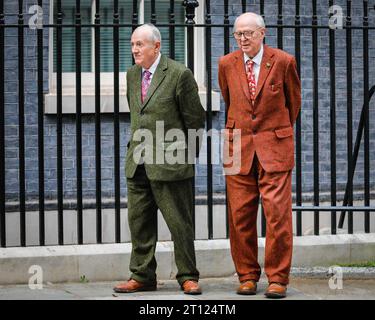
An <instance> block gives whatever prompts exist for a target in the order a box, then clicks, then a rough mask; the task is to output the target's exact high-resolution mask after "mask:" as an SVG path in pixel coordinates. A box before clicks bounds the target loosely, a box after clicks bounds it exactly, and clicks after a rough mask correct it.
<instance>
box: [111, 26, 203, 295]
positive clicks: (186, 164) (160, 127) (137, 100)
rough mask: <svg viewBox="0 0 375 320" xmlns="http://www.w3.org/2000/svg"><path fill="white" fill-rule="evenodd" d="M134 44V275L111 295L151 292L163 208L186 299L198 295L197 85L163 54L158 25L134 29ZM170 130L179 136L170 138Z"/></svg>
mask: <svg viewBox="0 0 375 320" xmlns="http://www.w3.org/2000/svg"><path fill="white" fill-rule="evenodd" d="M131 45H132V54H133V57H134V60H135V63H136V65H134V66H133V67H132V68H130V69H129V70H128V72H127V99H128V103H129V108H130V117H131V140H130V142H129V144H128V151H127V155H126V166H125V171H126V178H127V186H128V220H129V227H130V232H131V240H132V254H131V260H130V271H131V277H130V279H129V280H128V281H126V282H124V283H120V284H119V285H117V286H116V287H115V288H114V290H115V291H116V292H124V293H129V292H137V291H146V290H147V291H149V290H156V273H155V270H156V260H155V247H156V241H157V220H156V217H157V210H158V209H160V211H161V213H162V214H163V217H164V219H165V221H166V223H167V225H168V228H169V230H170V232H171V234H172V239H173V242H174V254H175V261H176V265H177V269H178V273H177V275H176V278H177V281H178V283H179V284H180V286H181V289H182V290H183V291H184V293H186V294H200V293H201V288H200V286H199V284H198V278H199V272H198V270H197V268H196V261H195V251H194V231H193V222H192V221H193V219H192V212H193V192H192V180H193V178H194V167H193V164H192V163H191V161H189V159H190V160H191V151H192V150H190V149H191V148H189V146H191V145H194V143H193V144H190V143H188V131H191V130H199V129H202V128H204V122H205V113H204V109H203V107H202V105H201V103H200V100H199V95H198V86H197V84H196V82H195V79H194V76H193V74H192V72H191V71H190V70H189V69H187V68H186V67H185V66H184V65H182V64H180V63H178V62H175V61H173V60H171V59H169V58H168V57H166V56H164V55H161V54H160V46H161V36H160V32H159V30H158V29H157V28H156V27H155V26H153V25H151V24H145V25H142V26H140V27H138V28H137V29H136V30H135V31H134V32H133V34H132V38H131ZM170 130H174V131H175V133H176V131H178V132H177V133H176V134H174V138H172V139H167V135H168V131H170ZM164 132H165V133H166V136H164ZM194 149H195V148H194ZM195 151H196V150H194V155H195ZM176 154H177V155H178V156H177V157H175V155H176ZM189 155H190V156H189ZM193 158H194V156H193Z"/></svg>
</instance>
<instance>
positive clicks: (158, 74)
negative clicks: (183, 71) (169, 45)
mask: <svg viewBox="0 0 375 320" xmlns="http://www.w3.org/2000/svg"><path fill="white" fill-rule="evenodd" d="M167 69H168V63H167V57H165V56H164V55H162V56H161V58H160V62H159V65H158V66H157V68H156V70H155V74H154V75H153V77H152V80H151V84H150V87H149V88H148V90H147V95H146V99H145V100H144V101H143V104H142V110H143V109H144V108H145V107H146V106H147V104H148V102H149V101H150V99H151V97H152V96H153V94H154V93H155V91H156V89H157V88H158V87H159V86H160V84H161V83H162V82H163V80H164V78H165V76H166V70H167ZM139 101H141V100H139Z"/></svg>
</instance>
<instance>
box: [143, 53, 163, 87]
mask: <svg viewBox="0 0 375 320" xmlns="http://www.w3.org/2000/svg"><path fill="white" fill-rule="evenodd" d="M160 58H161V54H160V52H159V55H158V57H157V58H156V60H155V61H154V63H153V64H152V66H151V67H150V68H149V69H144V68H142V77H143V73H144V72H145V71H146V70H148V71H150V72H151V76H150V82H151V81H152V77H153V76H154V73H155V71H156V68H157V67H158V64H159V62H160Z"/></svg>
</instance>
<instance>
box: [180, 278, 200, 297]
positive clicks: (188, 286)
mask: <svg viewBox="0 0 375 320" xmlns="http://www.w3.org/2000/svg"><path fill="white" fill-rule="evenodd" d="M181 289H182V290H183V291H184V293H185V294H201V293H202V289H201V287H200V286H199V284H198V281H196V280H186V281H185V282H184V283H183V284H182V286H181Z"/></svg>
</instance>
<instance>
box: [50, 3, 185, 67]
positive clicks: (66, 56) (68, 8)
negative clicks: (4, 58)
mask: <svg viewBox="0 0 375 320" xmlns="http://www.w3.org/2000/svg"><path fill="white" fill-rule="evenodd" d="M113 2H114V1H113V0H101V1H100V10H99V12H100V23H101V24H112V23H113V8H114V4H113ZM118 2H119V19H120V23H127V24H128V23H131V21H132V16H133V1H132V0H125V1H118ZM61 7H62V13H63V15H62V17H63V20H62V23H63V25H64V24H74V23H75V15H76V1H75V0H64V1H61ZM155 10H156V12H155V14H156V21H157V23H163V24H165V23H169V14H170V1H169V0H158V1H156V5H155ZM184 12H185V11H184V7H183V6H182V1H175V5H174V13H175V23H177V24H181V23H184ZM94 19H95V0H81V23H82V24H93V23H94ZM150 21H151V0H140V1H138V23H140V24H141V23H147V22H150ZM53 22H54V23H57V0H54V1H53ZM159 29H160V32H161V34H162V53H163V54H166V55H169V28H168V27H160V28H159ZM119 34H120V35H119V37H120V72H124V71H126V69H128V68H129V67H130V66H131V65H132V56H131V46H130V37H131V28H130V27H121V28H120V32H119ZM62 43H63V45H62V72H64V73H69V72H75V59H76V57H75V28H62ZM174 45H175V60H177V61H179V62H181V63H184V64H185V29H184V28H183V27H176V28H175V41H174ZM94 46H95V43H94V28H92V27H83V28H82V37H81V61H82V72H94V49H95V47H94ZM53 53H54V54H53V72H56V28H54V32H53ZM100 68H101V70H100V71H101V72H113V28H112V27H101V28H100Z"/></svg>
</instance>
